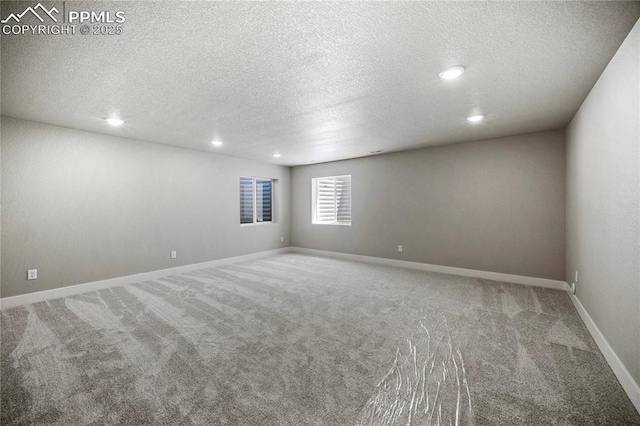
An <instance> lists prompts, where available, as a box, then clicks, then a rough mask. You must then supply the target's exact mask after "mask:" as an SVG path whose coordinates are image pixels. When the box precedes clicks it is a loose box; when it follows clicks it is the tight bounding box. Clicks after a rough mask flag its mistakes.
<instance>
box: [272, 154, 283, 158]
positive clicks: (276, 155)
mask: <svg viewBox="0 0 640 426" xmlns="http://www.w3.org/2000/svg"><path fill="white" fill-rule="evenodd" d="M273 156H274V157H276V158H280V157H282V155H281V154H273Z"/></svg>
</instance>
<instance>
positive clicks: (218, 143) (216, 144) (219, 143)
mask: <svg viewBox="0 0 640 426" xmlns="http://www.w3.org/2000/svg"><path fill="white" fill-rule="evenodd" d="M211 145H213V146H215V147H220V146H222V142H220V141H213V142H211Z"/></svg>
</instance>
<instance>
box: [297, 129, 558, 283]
mask: <svg viewBox="0 0 640 426" xmlns="http://www.w3.org/2000/svg"><path fill="white" fill-rule="evenodd" d="M343 174H351V175H352V187H353V188H352V189H353V225H352V226H351V227H346V226H329V225H313V224H311V212H312V202H311V179H312V178H314V177H321V176H332V175H343ZM292 200H293V204H292V225H291V226H292V236H293V240H292V245H294V246H299V247H306V248H313V249H319V250H332V251H338V252H345V253H353V254H360V255H368V256H378V257H384V258H392V259H402V260H408V261H414V262H424V263H430V264H436V265H446V266H455V267H461V268H469V269H478V270H483V271H493V272H501V273H507V274H516V275H524V276H530V277H540V278H549V279H556V280H563V281H564V278H565V246H564V240H565V140H564V131H551V132H541V133H532V134H527V135H521V136H515V137H507V138H500V139H493V140H486V141H478V142H469V143H461V144H455V145H444V146H439V147H433V148H426V149H421V150H415V151H405V152H400V153H393V154H385V155H379V156H372V157H366V158H359V159H354V160H346V161H339V162H333V163H326V164H318V165H311V166H301V167H295V168H294V169H293V172H292ZM400 244H401V245H403V249H404V251H403V252H402V253H398V251H397V246H398V245H400Z"/></svg>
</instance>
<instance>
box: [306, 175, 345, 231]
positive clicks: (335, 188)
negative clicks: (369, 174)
mask: <svg viewBox="0 0 640 426" xmlns="http://www.w3.org/2000/svg"><path fill="white" fill-rule="evenodd" d="M312 192H313V223H314V224H318V225H351V175H346V176H328V177H321V178H314V179H313V180H312Z"/></svg>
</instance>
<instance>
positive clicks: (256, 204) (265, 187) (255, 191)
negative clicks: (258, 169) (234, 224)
mask: <svg viewBox="0 0 640 426" xmlns="http://www.w3.org/2000/svg"><path fill="white" fill-rule="evenodd" d="M265 222H267V223H268V222H273V180H272V179H259V178H252V177H241V178H240V224H241V225H247V224H251V223H265Z"/></svg>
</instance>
